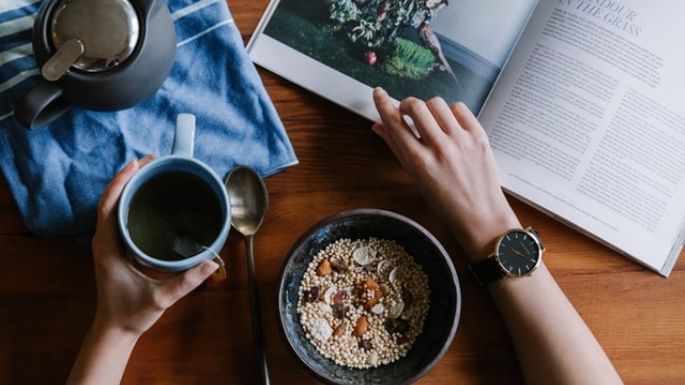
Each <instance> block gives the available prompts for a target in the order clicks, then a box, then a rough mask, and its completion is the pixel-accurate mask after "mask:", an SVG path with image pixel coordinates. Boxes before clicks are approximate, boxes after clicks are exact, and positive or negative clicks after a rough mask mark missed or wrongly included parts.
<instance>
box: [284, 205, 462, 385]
mask: <svg viewBox="0 0 685 385" xmlns="http://www.w3.org/2000/svg"><path fill="white" fill-rule="evenodd" d="M369 237H376V238H382V239H389V240H394V241H395V242H397V243H398V244H400V245H402V246H403V247H404V248H405V250H406V251H407V252H408V253H409V254H410V255H412V256H413V257H414V259H415V261H416V262H417V263H418V264H419V265H421V267H422V269H423V271H424V272H425V273H426V275H427V277H428V282H429V289H430V306H429V309H428V314H427V316H426V321H425V324H424V328H423V331H422V333H421V334H420V335H419V336H418V337H417V339H416V342H415V343H414V345H413V346H412V348H411V350H410V351H409V353H408V354H407V355H406V356H405V357H403V358H401V359H399V360H398V361H395V362H393V363H391V364H387V365H383V366H380V367H378V368H372V369H351V368H347V367H343V366H340V365H337V364H336V363H335V362H333V361H332V360H330V359H327V358H325V357H324V356H323V355H321V354H320V353H319V352H318V351H317V350H316V348H315V347H314V346H313V345H312V344H311V343H310V342H309V341H308V340H307V338H306V337H305V332H304V330H303V328H302V325H301V324H300V321H299V317H298V314H297V301H298V287H299V285H300V281H301V280H302V277H303V276H304V273H305V271H306V269H307V265H308V264H309V263H310V262H311V261H312V259H313V258H314V256H316V254H318V253H319V251H320V250H321V249H323V248H325V247H326V246H327V245H328V244H330V243H332V242H334V241H336V240H338V239H341V238H350V239H353V240H354V239H365V238H369ZM276 301H277V311H278V314H277V316H278V320H279V326H280V328H281V331H282V333H283V336H284V338H285V341H286V344H287V345H288V346H289V347H290V349H291V350H292V351H293V353H294V354H295V356H296V357H297V359H298V360H299V361H300V362H301V363H302V364H303V365H304V366H305V367H306V368H307V369H308V370H309V371H310V372H311V373H312V374H313V375H314V376H316V377H317V378H318V379H319V380H321V381H324V382H326V383H328V384H337V385H348V384H349V385H352V384H354V385H359V384H374V385H389V384H409V383H412V382H414V381H415V380H417V379H418V378H419V377H421V376H422V375H424V374H425V373H426V372H428V371H429V370H430V369H431V368H432V367H433V366H434V365H435V364H436V363H437V362H438V361H439V360H440V358H441V357H442V356H443V355H444V354H445V352H446V351H447V349H448V348H449V346H450V343H451V342H452V339H453V338H454V334H455V332H456V330H457V324H458V322H459V314H460V310H461V291H460V289H459V280H458V278H457V273H456V272H455V270H454V266H453V265H452V262H451V260H450V258H449V255H447V253H446V252H445V249H444V248H443V247H442V245H441V244H440V242H438V240H437V239H435V237H434V236H433V235H431V234H430V233H429V232H428V231H427V230H426V229H424V228H423V227H421V226H420V225H419V224H417V223H416V222H414V221H412V220H411V219H409V218H406V217H404V216H401V215H399V214H395V213H392V212H388V211H381V210H370V209H364V210H355V211H348V212H344V213H341V214H338V215H335V216H333V217H330V218H328V219H325V220H323V221H322V222H320V223H318V224H316V225H314V226H313V227H312V228H311V229H309V230H308V231H307V232H306V233H305V234H304V235H303V236H302V237H301V238H300V239H299V240H298V241H297V242H296V243H295V245H294V246H293V248H292V249H291V250H290V252H289V254H288V256H287V257H286V259H285V262H284V266H283V269H282V271H281V275H280V278H279V282H278V291H277V299H276Z"/></svg>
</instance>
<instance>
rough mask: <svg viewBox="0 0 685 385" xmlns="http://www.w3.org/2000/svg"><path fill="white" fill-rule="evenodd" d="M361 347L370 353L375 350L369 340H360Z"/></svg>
mask: <svg viewBox="0 0 685 385" xmlns="http://www.w3.org/2000/svg"><path fill="white" fill-rule="evenodd" d="M359 347H360V348H362V349H364V350H366V351H367V352H368V351H369V350H371V349H373V344H372V343H371V341H369V340H359Z"/></svg>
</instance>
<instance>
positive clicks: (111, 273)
mask: <svg viewBox="0 0 685 385" xmlns="http://www.w3.org/2000/svg"><path fill="white" fill-rule="evenodd" d="M152 160H153V157H151V156H148V157H145V158H143V159H141V160H138V161H133V162H131V163H129V164H128V165H127V166H126V167H125V168H124V169H123V170H122V171H121V172H120V173H119V174H118V175H117V176H116V177H115V178H114V180H112V182H111V183H110V185H109V186H108V187H107V189H106V190H105V192H104V194H103V196H102V199H101V201H100V204H99V206H98V220H97V228H96V231H95V236H94V237H93V258H94V263H95V279H96V285H97V310H96V316H95V324H96V326H99V327H106V328H115V329H117V330H119V331H122V332H125V333H129V334H132V335H134V336H140V335H141V334H143V333H144V332H145V331H147V330H148V329H149V328H150V327H151V326H152V325H153V324H154V323H155V322H156V321H157V320H158V319H159V317H161V315H162V314H163V313H164V311H165V310H166V309H167V308H169V307H170V306H171V305H173V304H174V303H176V301H178V300H179V299H180V298H182V297H183V296H185V295H186V294H188V293H189V292H191V291H192V290H193V289H195V288H196V287H197V286H199V285H200V284H201V283H202V282H204V281H205V279H207V278H208V277H209V276H210V275H211V274H212V273H213V272H214V271H216V269H217V268H218V267H219V265H217V264H216V263H215V262H212V261H210V260H205V261H204V262H202V263H201V264H199V265H197V266H195V267H194V268H192V269H190V270H187V271H185V272H184V273H182V274H179V275H176V276H172V277H170V278H167V279H164V280H157V279H153V278H150V277H148V276H147V275H145V274H143V273H142V272H140V271H139V270H138V269H137V268H136V267H135V266H133V265H132V264H131V263H130V262H129V261H128V260H127V258H126V249H125V247H124V246H123V245H122V243H121V241H120V237H119V231H118V229H117V212H116V207H117V202H118V200H119V196H120V195H121V192H122V190H123V189H124V186H125V185H126V184H127V183H128V181H129V180H130V179H131V178H132V177H133V175H134V174H135V173H136V172H137V171H138V170H139V169H140V168H142V167H143V166H144V165H145V164H147V163H149V162H151V161H152Z"/></svg>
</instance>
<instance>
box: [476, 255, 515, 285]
mask: <svg viewBox="0 0 685 385" xmlns="http://www.w3.org/2000/svg"><path fill="white" fill-rule="evenodd" d="M469 267H470V268H471V272H472V273H473V275H475V276H476V279H477V280H478V282H480V284H481V285H489V284H491V283H493V282H495V281H498V280H500V279H502V278H504V277H506V276H507V273H506V272H505V271H504V270H503V269H502V267H501V266H500V264H499V262H498V261H497V258H496V257H495V256H490V257H488V258H486V259H484V260H482V261H480V262H478V263H474V264H470V265H469Z"/></svg>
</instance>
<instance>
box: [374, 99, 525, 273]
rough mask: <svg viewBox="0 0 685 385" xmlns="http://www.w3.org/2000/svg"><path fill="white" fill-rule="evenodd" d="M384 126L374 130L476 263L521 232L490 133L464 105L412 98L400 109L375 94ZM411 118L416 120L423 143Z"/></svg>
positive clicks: (388, 100) (390, 101) (381, 124)
mask: <svg viewBox="0 0 685 385" xmlns="http://www.w3.org/2000/svg"><path fill="white" fill-rule="evenodd" d="M373 96H374V101H375V103H376V108H377V109H378V112H379V113H380V116H381V119H382V122H381V123H376V124H375V125H374V126H373V130H374V131H375V132H376V133H377V134H378V135H379V136H380V137H381V138H383V140H384V141H385V143H387V145H388V147H390V149H391V150H392V152H393V153H394V154H395V156H396V157H397V159H398V160H399V161H400V163H401V164H402V166H403V167H404V169H405V170H406V171H407V172H408V173H409V175H410V176H411V177H412V179H413V180H414V181H415V183H416V184H417V185H418V186H419V188H420V189H421V192H422V193H423V195H424V197H425V198H426V199H427V200H428V202H429V204H430V205H431V206H432V207H433V209H434V211H435V212H436V213H437V214H438V215H441V216H442V217H443V219H444V220H445V221H446V222H447V224H448V226H449V227H450V228H451V230H452V232H453V233H454V234H455V236H456V237H457V239H458V240H459V241H460V242H461V244H462V246H463V247H464V248H465V250H466V252H467V253H468V254H469V258H471V259H472V261H475V260H478V259H482V258H485V257H487V255H488V253H489V251H490V250H488V249H487V248H488V246H489V245H490V244H491V243H492V241H493V240H494V239H496V238H497V237H498V236H499V235H501V234H502V233H503V232H505V231H506V230H508V229H511V228H514V227H521V225H520V224H519V221H518V219H517V218H516V215H515V214H514V212H513V210H512V209H511V206H509V203H508V202H507V200H506V198H505V196H504V193H503V191H502V188H501V187H500V180H499V175H498V173H497V167H496V164H495V158H494V155H493V153H492V150H491V148H490V144H489V141H488V137H487V135H486V133H485V130H484V129H483V127H482V126H481V125H480V123H479V122H478V120H476V117H475V116H474V115H473V114H472V113H471V111H470V110H469V109H468V107H466V105H465V104H464V103H456V104H453V105H451V106H450V105H447V103H446V102H445V101H444V100H443V99H441V98H434V99H431V100H429V101H428V102H423V101H421V100H419V99H416V98H407V99H405V100H403V101H402V102H401V103H400V106H399V108H398V107H396V106H395V104H394V103H393V101H392V99H391V98H390V97H389V96H388V94H387V93H386V92H385V91H384V90H383V89H380V88H378V89H376V90H375V91H374V94H373ZM405 117H409V118H411V121H412V122H413V124H414V125H415V127H416V131H417V133H418V134H419V135H420V137H417V136H416V135H415V134H414V133H413V131H412V129H411V127H410V126H409V122H408V121H406V120H405Z"/></svg>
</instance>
